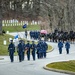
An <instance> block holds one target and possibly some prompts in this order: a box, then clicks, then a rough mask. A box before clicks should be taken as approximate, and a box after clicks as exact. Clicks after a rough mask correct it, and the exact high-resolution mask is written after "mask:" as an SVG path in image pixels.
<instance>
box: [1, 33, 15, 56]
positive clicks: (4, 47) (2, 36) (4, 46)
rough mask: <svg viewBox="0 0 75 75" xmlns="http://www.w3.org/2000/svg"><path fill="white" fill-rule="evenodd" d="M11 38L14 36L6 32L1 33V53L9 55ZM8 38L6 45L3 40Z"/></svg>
mask: <svg viewBox="0 0 75 75" xmlns="http://www.w3.org/2000/svg"><path fill="white" fill-rule="evenodd" d="M9 38H14V37H13V36H10V35H7V34H4V35H0V55H7V54H8V50H7V48H8V44H9ZM4 40H6V42H7V44H6V45H4V44H3V41H4Z"/></svg>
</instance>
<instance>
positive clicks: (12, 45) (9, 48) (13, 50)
mask: <svg viewBox="0 0 75 75" xmlns="http://www.w3.org/2000/svg"><path fill="white" fill-rule="evenodd" d="M8 52H9V55H11V54H13V53H14V52H15V46H14V44H13V43H10V44H9V46H8Z"/></svg>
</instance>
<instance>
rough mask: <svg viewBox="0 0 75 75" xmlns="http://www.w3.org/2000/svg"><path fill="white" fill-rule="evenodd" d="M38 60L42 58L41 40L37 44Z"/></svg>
mask: <svg viewBox="0 0 75 75" xmlns="http://www.w3.org/2000/svg"><path fill="white" fill-rule="evenodd" d="M37 58H38V59H40V58H42V44H41V40H40V41H38V44H37Z"/></svg>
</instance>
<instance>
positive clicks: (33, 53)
mask: <svg viewBox="0 0 75 75" xmlns="http://www.w3.org/2000/svg"><path fill="white" fill-rule="evenodd" d="M31 49H32V57H33V60H35V53H36V44H35V43H34V41H32V44H31Z"/></svg>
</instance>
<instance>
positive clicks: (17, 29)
mask: <svg viewBox="0 0 75 75" xmlns="http://www.w3.org/2000/svg"><path fill="white" fill-rule="evenodd" d="M2 29H3V30H5V31H9V32H20V31H25V30H40V25H28V26H27V28H25V29H23V28H22V26H3V28H2Z"/></svg>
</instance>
